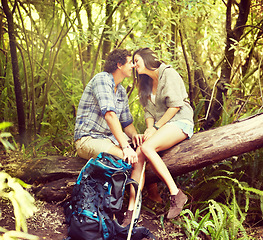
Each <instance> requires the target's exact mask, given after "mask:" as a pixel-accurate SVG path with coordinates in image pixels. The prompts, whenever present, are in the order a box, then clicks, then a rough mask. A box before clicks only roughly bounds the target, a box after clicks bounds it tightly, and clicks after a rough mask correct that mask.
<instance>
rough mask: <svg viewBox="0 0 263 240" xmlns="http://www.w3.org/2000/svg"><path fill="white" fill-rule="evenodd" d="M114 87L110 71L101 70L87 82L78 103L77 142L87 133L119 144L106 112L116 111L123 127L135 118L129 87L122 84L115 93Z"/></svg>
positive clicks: (75, 138) (75, 135) (75, 134)
mask: <svg viewBox="0 0 263 240" xmlns="http://www.w3.org/2000/svg"><path fill="white" fill-rule="evenodd" d="M114 87H115V82H114V79H113V76H112V74H111V73H107V72H101V73H98V74H97V75H95V76H94V77H93V78H92V79H91V80H90V82H89V83H88V84H87V86H86V88H85V90H84V92H83V94H82V97H81V99H80V102H79V106H78V111H77V117H76V124H75V132H74V140H75V141H76V140H78V139H80V138H82V137H84V136H91V137H93V138H109V139H111V140H112V141H113V142H114V143H115V144H118V142H117V140H116V139H115V137H114V136H113V134H112V133H111V131H110V128H109V126H108V124H107V122H106V120H105V118H104V116H105V114H106V112H108V111H113V112H115V113H116V115H117V117H118V118H119V120H120V123H121V125H122V127H123V128H125V127H127V126H129V125H130V124H131V123H132V122H133V118H132V115H131V113H130V109H129V104H128V97H127V94H126V90H125V88H124V87H123V86H122V85H121V84H118V86H117V91H116V93H114Z"/></svg>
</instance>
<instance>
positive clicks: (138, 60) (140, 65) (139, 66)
mask: <svg viewBox="0 0 263 240" xmlns="http://www.w3.org/2000/svg"><path fill="white" fill-rule="evenodd" d="M134 65H135V69H136V71H137V72H138V74H144V73H145V70H146V67H145V64H144V61H143V59H142V57H141V56H140V55H138V54H136V55H135V56H134Z"/></svg>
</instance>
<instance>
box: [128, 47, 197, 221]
mask: <svg viewBox="0 0 263 240" xmlns="http://www.w3.org/2000/svg"><path fill="white" fill-rule="evenodd" d="M133 61H134V64H135V70H136V74H135V75H136V76H135V78H136V81H137V84H138V88H139V96H140V102H141V104H142V105H143V107H144V109H145V121H146V126H147V129H146V130H145V132H144V136H143V140H144V142H143V144H142V145H141V146H140V147H139V148H138V149H137V155H138V163H136V164H134V166H133V167H134V170H133V172H132V178H134V179H135V180H137V181H139V179H140V174H141V170H142V166H143V163H144V161H145V159H147V160H148V162H149V163H150V165H151V167H152V169H153V171H154V172H155V173H156V174H157V175H158V177H159V178H160V179H161V180H162V181H163V182H164V183H166V185H167V186H168V188H169V191H170V194H171V196H170V200H171V201H170V209H169V212H168V215H167V218H169V219H170V218H174V217H176V216H178V215H179V214H180V212H181V211H182V208H183V206H184V204H185V203H186V202H187V196H186V195H185V194H184V193H183V192H182V191H181V190H180V189H178V188H177V186H176V184H175V182H174V180H173V178H172V176H171V174H170V172H169V170H168V168H167V167H166V165H165V163H164V162H163V160H162V159H161V157H160V156H159V155H158V152H159V151H163V150H165V149H168V148H170V147H172V146H174V145H175V144H177V143H179V142H181V141H183V140H185V139H186V138H190V137H191V136H192V135H193V127H194V123H193V110H192V108H191V106H190V104H189V102H188V100H187V97H188V95H187V92H186V89H185V86H184V82H183V80H182V78H181V77H180V75H179V74H178V73H177V72H176V71H175V70H174V69H173V68H172V67H171V66H170V65H166V64H164V63H162V62H161V61H160V60H159V59H158V57H157V56H156V54H155V53H154V52H153V51H152V50H151V49H149V48H141V49H139V50H137V51H135V52H134V54H133ZM134 198H135V196H134V192H133V191H131V195H130V202H129V206H128V211H127V213H126V217H125V219H124V222H125V224H123V225H126V224H129V221H130V219H129V218H130V216H131V215H132V210H133V209H134Z"/></svg>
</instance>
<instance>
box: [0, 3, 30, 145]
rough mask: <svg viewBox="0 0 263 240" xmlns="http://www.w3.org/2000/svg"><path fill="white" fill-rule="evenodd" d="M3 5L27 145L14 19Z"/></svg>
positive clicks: (22, 140) (21, 127) (21, 128)
mask: <svg viewBox="0 0 263 240" xmlns="http://www.w3.org/2000/svg"><path fill="white" fill-rule="evenodd" d="M2 5H3V9H4V13H5V15H6V19H7V23H8V35H9V46H10V53H11V60H12V70H13V79H14V87H15V95H16V109H17V118H18V130H19V137H20V143H21V144H26V143H27V141H26V140H27V136H26V125H25V113H24V104H23V95H22V90H21V84H20V77H19V67H18V59H17V51H16V38H15V30H14V29H15V28H14V19H13V15H12V12H11V11H10V9H9V6H8V3H7V0H2Z"/></svg>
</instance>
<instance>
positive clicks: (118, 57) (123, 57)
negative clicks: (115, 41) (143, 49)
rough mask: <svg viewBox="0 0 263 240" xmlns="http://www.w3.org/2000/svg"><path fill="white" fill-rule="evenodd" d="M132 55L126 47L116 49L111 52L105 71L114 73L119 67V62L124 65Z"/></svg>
mask: <svg viewBox="0 0 263 240" xmlns="http://www.w3.org/2000/svg"><path fill="white" fill-rule="evenodd" d="M128 56H129V57H131V52H130V51H128V50H126V49H115V50H113V51H112V52H110V53H109V55H108V57H107V59H106V62H105V65H104V71H105V72H108V73H113V72H115V71H116V69H117V68H118V65H117V64H118V63H119V64H121V65H124V64H125V63H126V62H127V57H128Z"/></svg>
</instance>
